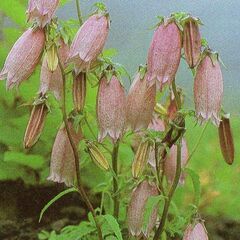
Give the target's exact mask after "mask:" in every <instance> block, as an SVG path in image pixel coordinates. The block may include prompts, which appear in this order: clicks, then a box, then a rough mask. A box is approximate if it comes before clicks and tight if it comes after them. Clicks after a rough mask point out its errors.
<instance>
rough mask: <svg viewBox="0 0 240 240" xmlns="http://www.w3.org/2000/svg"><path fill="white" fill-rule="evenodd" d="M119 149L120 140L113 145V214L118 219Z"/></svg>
mask: <svg viewBox="0 0 240 240" xmlns="http://www.w3.org/2000/svg"><path fill="white" fill-rule="evenodd" d="M118 150H119V140H118V141H117V142H116V143H115V144H114V146H113V152H112V169H113V171H114V174H115V176H113V202H114V207H113V209H114V210H113V216H114V217H115V218H116V219H118V215H119V199H118V182H117V177H118Z"/></svg>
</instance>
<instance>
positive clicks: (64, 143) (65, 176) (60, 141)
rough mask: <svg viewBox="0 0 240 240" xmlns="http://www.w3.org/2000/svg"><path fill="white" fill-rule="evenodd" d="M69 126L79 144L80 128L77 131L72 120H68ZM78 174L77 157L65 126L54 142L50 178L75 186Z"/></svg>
mask: <svg viewBox="0 0 240 240" xmlns="http://www.w3.org/2000/svg"><path fill="white" fill-rule="evenodd" d="M68 126H69V128H70V133H71V136H72V138H73V141H74V144H76V145H78V144H79V142H80V140H81V138H82V132H81V130H80V129H79V130H78V131H75V129H74V127H73V123H72V121H70V120H68ZM75 176H76V170H75V159H74V153H73V149H72V146H71V143H70V141H69V138H68V134H67V130H66V127H65V126H64V124H63V126H62V127H61V128H60V129H59V130H58V133H57V136H56V139H55V142H54V144H53V149H52V156H51V165H50V176H49V177H48V180H50V181H53V182H58V183H65V184H66V186H73V184H74V178H75Z"/></svg>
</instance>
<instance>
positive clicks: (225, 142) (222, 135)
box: [218, 115, 234, 165]
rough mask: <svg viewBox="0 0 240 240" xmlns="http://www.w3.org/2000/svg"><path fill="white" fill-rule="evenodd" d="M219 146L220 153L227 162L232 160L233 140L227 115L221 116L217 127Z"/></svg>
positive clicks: (230, 162) (231, 162)
mask: <svg viewBox="0 0 240 240" xmlns="http://www.w3.org/2000/svg"><path fill="white" fill-rule="evenodd" d="M218 134H219V141H220V147H221V151H222V155H223V157H224V160H225V161H226V163H227V164H229V165H231V164H233V161H234V142H233V135H232V129H231V125H230V119H229V116H226V115H225V116H223V117H222V119H221V122H220V125H219V128H218Z"/></svg>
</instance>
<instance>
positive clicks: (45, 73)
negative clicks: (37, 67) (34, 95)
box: [39, 55, 63, 100]
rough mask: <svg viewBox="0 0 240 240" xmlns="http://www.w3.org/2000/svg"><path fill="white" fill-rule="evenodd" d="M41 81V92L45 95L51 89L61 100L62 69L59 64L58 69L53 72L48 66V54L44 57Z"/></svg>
mask: <svg viewBox="0 0 240 240" xmlns="http://www.w3.org/2000/svg"><path fill="white" fill-rule="evenodd" d="M40 81H41V83H40V90H39V93H41V94H42V95H45V94H46V93H47V92H48V91H50V92H53V94H54V96H55V98H56V99H57V100H60V99H61V98H62V94H63V79H62V72H61V69H60V67H59V65H58V66H57V68H56V70H55V71H53V72H51V71H50V70H49V68H48V63H47V57H46V55H45V56H44V58H43V63H42V68H41V75H40Z"/></svg>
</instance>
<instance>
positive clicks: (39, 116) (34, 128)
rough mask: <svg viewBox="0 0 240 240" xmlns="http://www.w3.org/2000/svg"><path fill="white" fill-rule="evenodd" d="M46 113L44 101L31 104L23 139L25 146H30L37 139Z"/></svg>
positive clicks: (46, 108)
mask: <svg viewBox="0 0 240 240" xmlns="http://www.w3.org/2000/svg"><path fill="white" fill-rule="evenodd" d="M47 113H48V107H47V105H46V103H45V102H42V103H40V104H36V105H34V106H33V109H32V112H31V116H30V119H29V122H28V125H27V129H26V132H25V136H24V140H23V142H24V147H25V148H31V147H32V146H33V145H34V144H35V143H36V142H37V141H38V139H39V137H40V135H41V133H42V130H43V127H44V123H45V120H46V116H47Z"/></svg>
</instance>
